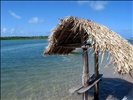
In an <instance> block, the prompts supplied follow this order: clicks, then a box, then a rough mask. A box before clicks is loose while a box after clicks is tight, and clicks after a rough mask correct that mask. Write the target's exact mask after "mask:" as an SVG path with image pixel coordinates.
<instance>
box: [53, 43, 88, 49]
mask: <svg viewBox="0 0 133 100" xmlns="http://www.w3.org/2000/svg"><path fill="white" fill-rule="evenodd" d="M56 46H58V47H63V48H89V47H90V46H91V45H86V46H83V45H82V44H81V43H73V44H57V45H56Z"/></svg>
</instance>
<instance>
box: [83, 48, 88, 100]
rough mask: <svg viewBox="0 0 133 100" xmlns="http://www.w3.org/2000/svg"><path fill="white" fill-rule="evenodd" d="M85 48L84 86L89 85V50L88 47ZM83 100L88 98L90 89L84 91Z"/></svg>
mask: <svg viewBox="0 0 133 100" xmlns="http://www.w3.org/2000/svg"><path fill="white" fill-rule="evenodd" d="M82 50H83V63H84V65H83V74H82V85H83V87H88V86H89V64H88V50H87V48H82ZM83 100H88V91H85V92H84V93H83Z"/></svg>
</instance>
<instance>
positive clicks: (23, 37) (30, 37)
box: [0, 36, 48, 40]
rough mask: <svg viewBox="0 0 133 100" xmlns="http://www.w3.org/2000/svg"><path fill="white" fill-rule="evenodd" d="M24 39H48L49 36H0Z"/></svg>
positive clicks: (0, 38)
mask: <svg viewBox="0 0 133 100" xmlns="http://www.w3.org/2000/svg"><path fill="white" fill-rule="evenodd" d="M20 39H21V40H22V39H48V36H7V37H0V40H20Z"/></svg>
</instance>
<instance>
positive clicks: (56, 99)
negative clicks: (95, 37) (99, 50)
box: [1, 40, 133, 100]
mask: <svg viewBox="0 0 133 100" xmlns="http://www.w3.org/2000/svg"><path fill="white" fill-rule="evenodd" d="M47 43H48V42H47V40H2V41H1V100H81V98H82V95H79V94H77V93H74V94H70V93H69V89H70V88H72V87H73V86H75V85H79V84H81V76H82V65H83V63H82V54H81V52H80V51H79V52H78V53H77V52H76V53H75V52H74V53H72V54H69V55H50V56H42V53H43V51H44V48H45V46H46V45H47ZM92 52H93V51H89V65H90V75H91V74H93V66H94V64H93V63H94V62H93V56H92ZM106 55H107V54H106ZM106 58H107V57H105V58H104V60H103V63H102V64H100V73H102V74H103V75H104V76H103V79H102V81H101V82H100V88H99V89H100V93H99V97H100V100H105V99H107V100H121V99H122V98H123V97H124V96H125V95H126V94H127V93H128V91H129V90H130V89H131V87H133V81H132V79H131V77H130V76H128V75H127V76H121V75H118V74H117V73H114V70H113V68H112V65H109V66H111V67H109V68H104V66H105V65H106V64H107V63H108V62H109V60H106ZM91 99H93V89H91V90H90V91H89V100H91Z"/></svg>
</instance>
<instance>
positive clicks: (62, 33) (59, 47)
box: [44, 16, 133, 74]
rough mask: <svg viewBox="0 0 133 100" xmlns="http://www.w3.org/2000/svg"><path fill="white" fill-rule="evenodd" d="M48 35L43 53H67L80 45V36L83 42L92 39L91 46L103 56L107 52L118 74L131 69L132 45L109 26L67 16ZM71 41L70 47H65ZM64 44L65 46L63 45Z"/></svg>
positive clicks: (125, 72)
mask: <svg viewBox="0 0 133 100" xmlns="http://www.w3.org/2000/svg"><path fill="white" fill-rule="evenodd" d="M60 21H61V22H60V23H59V24H58V25H57V26H56V27H55V28H54V29H53V31H52V34H51V36H50V37H49V44H48V46H47V47H46V51H45V52H44V55H47V54H69V53H71V52H72V51H73V50H75V49H76V47H82V43H83V42H82V37H83V34H85V37H84V38H85V42H86V41H87V40H89V39H92V41H93V44H92V46H91V48H95V51H97V50H98V51H99V52H100V54H102V56H104V51H107V52H109V54H110V57H111V61H112V62H113V64H114V66H115V68H116V70H117V71H118V72H119V73H120V74H127V73H129V72H130V71H131V70H132V69H133V45H131V44H130V43H129V42H128V41H127V40H125V39H123V38H122V37H121V36H120V35H118V34H117V33H115V32H114V31H112V30H110V29H109V28H107V27H105V26H103V25H101V24H98V23H96V22H93V21H91V20H87V19H83V18H78V17H73V16H67V17H65V18H63V19H60ZM70 43H71V46H72V44H73V46H72V47H71V48H67V46H69V44H70ZM65 46H66V47H65Z"/></svg>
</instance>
